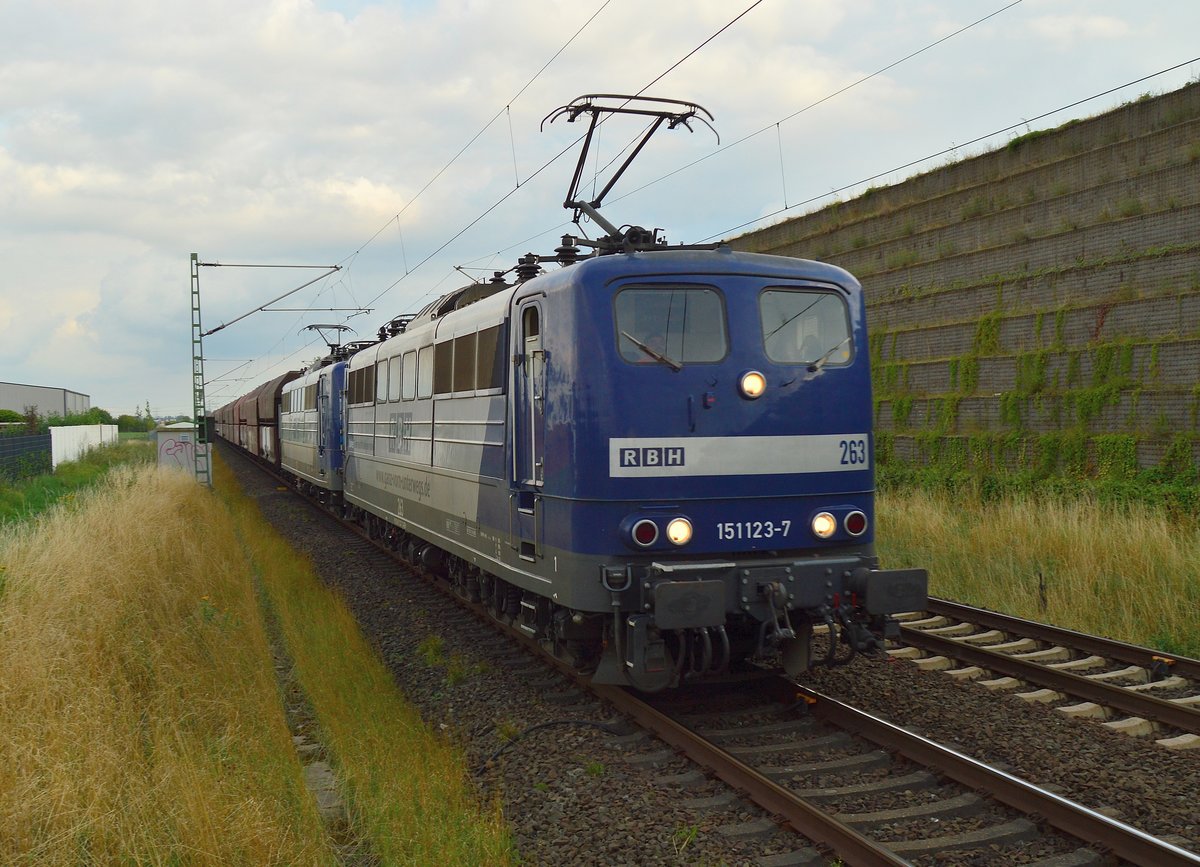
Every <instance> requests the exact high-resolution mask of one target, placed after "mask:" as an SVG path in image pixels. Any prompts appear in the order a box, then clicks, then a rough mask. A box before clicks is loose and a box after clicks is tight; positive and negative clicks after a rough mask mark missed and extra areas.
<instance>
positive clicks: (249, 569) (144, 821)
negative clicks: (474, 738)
mask: <svg viewBox="0 0 1200 867" xmlns="http://www.w3.org/2000/svg"><path fill="white" fill-rule="evenodd" d="M266 493H267V495H270V494H271V493H276V492H274V491H273V490H270V491H268V492H266ZM239 497H240V495H239V494H238V493H237V487H236V485H233V484H231V483H228V481H227V483H226V485H225V488H224V493H223V499H222V498H218V497H217V496H215V495H214V494H213V492H212V491H209V490H208V489H205V488H203V487H200V486H197V485H196V484H195V482H194V481H192V480H191V479H190V478H188V477H187V476H184V475H182V474H175V473H170V472H162V471H158V470H157V469H155V468H153V467H149V466H142V467H123V468H117V469H114V470H111V471H109V472H108V474H107V475H106V476H105V478H104V479H103V480H102V481H101V482H99V483H96V484H93V485H91V486H90V487H87V488H86V489H81V490H79V491H77V492H75V493H74V495H73V496H69V497H64V498H63V499H62V500H61V501H60V502H59V504H58V505H57V506H54V507H52V508H49V509H47V510H45V511H43V512H41V513H40V514H38V515H36V516H33V517H28V518H26V519H24V520H21V521H19V522H13V523H10V524H8V525H6V526H5V527H3V528H0V671H3V673H4V674H3V677H2V678H0V731H3V732H4V735H3V737H0V766H2V767H3V768H4V773H3V774H0V861H3V862H4V863H6V864H37V865H55V864H61V865H68V864H69V865H75V864H80V863H133V862H137V863H188V864H334V863H374V862H375V861H376V860H378V859H384V860H388V861H389V862H390V863H402V862H408V863H417V862H421V861H423V860H424V859H425V858H431V859H432V861H433V862H439V863H504V862H505V861H506V859H507V857H508V852H509V849H508V843H507V840H506V837H505V834H504V831H503V828H502V827H501V825H500V823H499V821H498V819H497V817H496V816H495V815H494V812H489V811H488V810H487V809H485V808H481V807H480V806H479V804H478V802H477V801H476V799H475V792H474V789H473V788H472V787H471V786H470V785H469V784H468V783H467V780H466V770H465V768H464V766H463V765H462V762H461V760H460V758H459V753H458V752H457V751H456V750H455V749H454V748H453V747H452V746H451V745H450V744H449V743H447V741H446V739H445V737H444V736H442V735H440V734H437V733H435V732H433V731H430V730H428V729H427V728H425V727H424V726H423V725H422V724H421V723H420V720H419V717H417V716H416V715H415V713H414V712H413V711H412V710H411V709H410V708H408V707H407V706H406V705H405V704H404V702H403V701H402V700H401V699H400V697H399V695H398V694H397V692H396V690H395V688H394V685H393V684H392V681H391V679H390V677H389V676H388V675H387V674H386V672H385V671H383V669H382V668H381V667H380V666H379V664H378V662H376V660H375V657H374V656H373V655H372V653H371V651H370V650H369V649H368V648H367V647H366V645H365V644H364V643H363V642H362V641H361V639H360V640H359V641H358V643H357V644H356V643H355V641H354V636H356V635H357V631H356V629H355V627H354V625H353V622H352V620H351V619H350V618H349V616H348V615H347V614H345V609H344V608H339V605H338V603H337V602H336V600H335V599H334V597H333V596H332V594H329V593H328V592H327V591H323V590H322V588H321V587H320V585H319V583H318V582H316V580H315V579H313V578H312V576H311V574H310V573H308V572H306V571H305V564H304V563H303V561H301V560H297V558H296V557H295V555H294V554H292V552H291V549H290V547H289V546H288V544H287V543H286V542H283V541H282V540H280V539H279V538H278V537H277V536H275V535H273V534H272V533H270V532H268V531H267V530H266V529H265V528H264V527H262V526H261V525H260V524H256V523H255V517H254V516H255V515H257V509H256V508H255V506H254V505H253V503H251V502H249V501H246V500H245V499H244V498H242V499H239ZM306 576H307V581H308V584H305V580H306ZM281 588H282V589H281ZM322 594H323V595H322ZM267 608H269V610H270V611H271V612H273V614H274V618H273V621H274V623H275V632H274V636H273V637H274V646H273V645H272V641H271V637H272V636H271V633H270V632H269V631H268V629H267V623H266V618H265V616H264V610H265V609H267ZM339 611H341V612H342V614H341V616H340V617H339V614H338V612H339ZM372 666H374V668H372ZM314 669H323V670H324V671H325V674H326V677H325V680H324V681H322V680H321V677H320V675H319V674H318V675H314ZM281 694H282V697H283V700H281ZM285 711H286V712H285ZM289 723H290V724H291V727H290V728H289ZM347 732H350V734H347ZM349 741H354V743H349ZM398 745H401V748H398ZM333 789H336V793H337V794H338V795H339V796H340V797H339V799H332V798H329V797H328V795H330V794H331V790H333ZM339 801H340V806H339ZM322 802H323V803H322ZM320 807H325V808H326V810H325V815H322V811H321V809H319V808H320ZM334 813H336V815H332V814H334ZM414 813H419V816H418V815H414Z"/></svg>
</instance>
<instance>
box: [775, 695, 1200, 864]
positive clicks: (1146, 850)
mask: <svg viewBox="0 0 1200 867" xmlns="http://www.w3.org/2000/svg"><path fill="white" fill-rule="evenodd" d="M792 689H793V690H794V692H795V694H796V695H797V696H808V697H809V698H811V699H814V700H815V703H814V704H812V705H811V707H810V710H811V712H812V713H813V714H814V715H816V716H818V717H820V718H821V719H824V720H827V721H829V722H830V723H832V724H834V725H836V726H839V727H841V728H844V729H846V730H848V731H852V732H854V733H856V734H858V735H861V736H862V737H864V738H866V739H867V740H870V741H873V742H875V743H877V744H879V745H881V746H883V747H885V748H886V749H889V750H894V751H896V752H898V753H900V754H901V755H904V756H905V757H907V758H909V759H911V760H913V761H914V762H917V763H918V764H921V765H924V766H926V767H930V768H934V769H936V770H937V771H939V772H940V773H943V774H945V775H946V776H947V777H949V778H950V779H952V780H955V781H956V782H959V783H961V784H963V785H965V786H968V787H970V788H972V789H975V790H977V791H980V792H984V793H986V794H988V795H989V796H991V797H993V798H995V799H996V800H997V801H1000V802H1001V803H1004V804H1007V805H1008V806H1010V807H1013V808H1015V809H1017V810H1020V811H1021V812H1022V813H1025V814H1031V813H1032V814H1036V815H1037V816H1040V817H1041V818H1043V819H1044V820H1045V821H1046V822H1047V823H1048V824H1050V825H1051V826H1053V827H1054V828H1055V829H1057V830H1058V831H1061V832H1062V833H1064V834H1068V835H1070V836H1072V837H1077V838H1079V839H1081V840H1083V841H1084V842H1086V843H1088V844H1089V845H1091V846H1102V847H1104V848H1106V849H1108V850H1109V851H1111V852H1112V853H1113V854H1114V855H1116V856H1117V857H1118V858H1122V859H1124V860H1127V861H1131V862H1133V863H1135V864H1154V865H1156V867H1175V865H1191V867H1196V865H1200V855H1196V854H1195V853H1193V852H1189V851H1187V850H1186V849H1182V848H1180V847H1178V846H1175V845H1173V844H1171V843H1168V842H1166V841H1165V840H1161V839H1159V838H1158V837H1155V836H1153V835H1151V834H1147V833H1146V832H1145V831H1140V830H1138V829H1137V828H1134V827H1133V826H1132V825H1126V824H1125V823H1124V822H1120V821H1118V820H1116V819H1110V818H1108V817H1107V816H1105V815H1102V814H1101V813H1097V812H1096V811H1094V810H1090V809H1088V808H1087V807H1084V806H1083V805H1081V804H1077V803H1075V802H1074V801H1070V800H1068V799H1066V798H1063V797H1060V796H1059V795H1055V794H1053V793H1051V792H1047V791H1046V790H1044V789H1040V788H1038V787H1037V786H1035V785H1033V784H1032V783H1028V782H1026V781H1025V780H1022V779H1020V778H1018V777H1014V776H1012V775H1011V774H1007V773H1005V772H1003V771H1000V770H997V769H996V768H993V767H991V766H989V765H986V764H984V763H983V762H980V761H978V760H976V759H973V758H971V757H970V756H965V755H963V754H962V753H959V752H956V751H955V750H952V749H950V748H949V747H944V746H941V745H940V744H937V743H934V742H933V741H930V740H927V739H926V738H923V737H920V736H918V735H914V734H912V733H911V732H907V731H905V730H904V729H902V728H900V727H899V726H897V725H894V724H892V723H889V722H887V721H885V720H882V719H879V718H878V717H875V716H872V715H870V714H868V713H864V712H863V711H860V710H857V709H855V708H853V707H851V706H850V705H847V704H843V703H842V702H840V701H837V700H836V699H833V698H830V697H828V696H825V695H822V694H820V693H818V692H816V691H814V690H811V689H808V688H806V687H802V686H798V685H794V684H793V685H792Z"/></svg>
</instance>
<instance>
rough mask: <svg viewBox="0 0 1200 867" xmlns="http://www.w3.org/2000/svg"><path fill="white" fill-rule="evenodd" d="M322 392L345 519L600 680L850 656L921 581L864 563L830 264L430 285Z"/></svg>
mask: <svg viewBox="0 0 1200 867" xmlns="http://www.w3.org/2000/svg"><path fill="white" fill-rule="evenodd" d="M301 381H303V380H301ZM347 382H348V386H347V398H346V432H347V438H346V456H345V461H346V464H345V487H344V496H345V503H346V506H347V508H348V509H349V512H350V514H351V515H352V516H353V517H355V518H358V519H359V520H361V521H362V522H363V523H365V524H366V525H367V526H368V527H370V528H371V529H372V531H373V533H374V534H375V535H378V536H381V537H384V538H387V539H389V540H390V541H391V542H392V543H393V544H394V545H395V546H397V547H398V548H400V549H402V550H405V551H406V552H407V553H409V554H410V555H411V556H413V557H414V558H418V559H421V560H422V561H423V562H424V563H425V564H426V565H427V566H430V567H432V568H435V569H439V570H441V571H443V572H444V573H445V574H446V575H447V576H448V578H449V579H450V580H451V581H452V583H453V584H454V585H455V586H456V587H458V588H459V589H460V591H461V592H462V593H463V595H465V596H468V597H471V598H474V599H481V600H483V601H485V602H486V603H487V604H488V605H489V606H490V607H491V608H492V609H493V610H494V612H495V613H496V614H497V615H498V616H502V617H505V618H509V619H511V620H513V621H515V622H516V623H517V624H518V625H519V626H520V627H521V628H522V629H523V630H525V631H526V632H527V633H528V634H529V635H530V636H533V637H536V638H538V639H540V640H543V641H544V642H546V643H547V644H548V645H552V646H553V647H554V648H555V649H556V650H557V651H558V652H560V653H561V654H563V655H565V656H570V657H572V658H574V660H575V661H576V662H577V663H578V664H580V665H583V666H593V667H595V668H596V675H595V677H596V678H597V679H598V680H600V681H602V682H617V683H633V684H635V685H637V686H640V687H642V688H645V689H654V688H660V687H662V686H665V685H668V684H671V683H675V682H677V681H678V680H679V679H680V678H681V677H684V676H686V675H689V674H692V675H701V674H705V673H711V672H718V671H723V670H726V669H727V668H728V667H729V666H730V665H731V664H732V663H734V662H736V661H738V660H740V659H745V658H748V657H761V656H764V655H769V654H771V653H773V652H775V651H777V650H778V651H782V653H783V658H784V664H785V665H786V667H787V668H788V669H790V670H798V669H802V668H804V667H806V666H807V664H808V647H809V635H810V632H811V624H813V623H814V622H817V623H828V624H830V625H832V626H834V627H835V630H836V629H841V630H842V631H843V634H844V637H845V639H846V641H847V642H849V643H850V644H851V646H857V647H860V648H861V647H864V646H866V645H867V644H868V635H867V632H866V631H865V627H866V626H868V625H873V626H875V627H877V628H881V627H883V625H884V617H885V615H887V614H889V613H894V612H898V611H907V610H912V609H919V608H921V607H922V605H923V604H924V601H925V597H924V593H925V582H924V574H923V572H919V571H916V570H901V571H880V570H879V569H878V568H877V562H876V558H875V555H874V546H873V536H874V529H873V523H872V517H873V514H874V505H873V472H872V448H871V412H872V404H871V386H870V377H869V371H868V353H867V341H866V329H865V323H864V315H863V299H862V292H861V288H860V287H859V284H858V283H857V281H856V280H854V278H853V277H851V276H850V275H849V274H848V273H846V272H845V271H842V270H840V269H838V268H835V267H832V266H829V265H824V264H820V263H816V262H809V261H804V260H797V259H786V258H780V257H771V256H761V255H755V254H746V253H734V252H732V251H730V250H729V249H728V248H718V249H715V250H711V251H672V250H668V249H655V250H637V251H632V252H628V253H623V254H613V255H607V256H599V257H596V258H592V259H588V260H586V261H582V262H579V263H577V264H574V265H571V266H570V267H567V268H564V269H562V270H559V271H555V272H553V273H545V274H540V275H538V276H530V277H529V278H528V279H525V280H522V281H519V282H518V283H517V284H516V285H515V286H509V285H507V284H496V283H493V284H485V285H477V286H472V287H468V288H467V289H464V290H460V292H457V293H451V294H450V295H447V296H445V297H443V298H440V299H438V300H437V301H435V302H434V303H433V304H431V305H429V307H427V308H426V309H425V310H424V311H422V313H421V314H420V315H418V316H417V317H416V318H415V319H414V320H413V321H411V322H409V323H407V327H406V329H405V330H404V332H403V333H401V334H398V335H396V336H395V337H392V338H390V339H388V340H386V341H384V342H382V343H379V344H377V345H375V346H373V347H371V348H369V349H366V350H362V351H360V352H358V353H357V354H355V355H354V356H353V357H352V358H351V359H350V362H349V375H348V380H347ZM285 455H286V447H285Z"/></svg>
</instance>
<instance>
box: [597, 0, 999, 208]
mask: <svg viewBox="0 0 1200 867" xmlns="http://www.w3.org/2000/svg"><path fill="white" fill-rule="evenodd" d="M1021 2H1022V0H1013V2H1011V3H1009V4H1008V5H1006V6H1002V7H1001V8H999V9H997V10H996V11H994V12H990V13H988V14H987V15H985V16H983V17H982V18H980V19H978V20H976V21H972V22H971V23H970V24H967V25H965V26H963V27H960V28H959V29H958V30H955V31H954V32H953V33H950V34H948V35H946V36H943V37H942V38H941V39H938V40H935V41H933V42H930V43H929V44H928V45H926V46H924V47H923V48H918V49H917V50H916V51H913V52H911V53H910V54H906V55H905V56H904V57H901V58H900V59H899V60H894V61H892V62H891V63H889V64H888V65H887V66H883V67H880V68H879V69H877V70H875V71H874V72H872V73H870V74H869V75H864V76H863V77H862V78H860V79H858V80H857V81H854V82H851V83H850V84H847V85H846V86H845V87H842V88H839V89H838V90H835V91H834V92H833V93H830V94H826V95H825V96H823V97H821V98H820V99H818V100H817V101H816V102H811V103H809V104H808V105H806V106H804V108H801V109H799V110H798V111H794V112H792V113H791V114H789V115H787V116H786V117H782V118H780V119H779V120H777V121H775V122H774V123H769V124H767V125H766V126H764V127H763V128H762V129H759V130H755V131H754V132H752V133H749V134H747V135H744V136H742V137H741V138H740V139H738V140H737V141H733V142H730V143H729V144H727V145H725V146H724V147H720V148H717V149H716V150H715V151H713V152H712V153H709V154H705V155H704V156H702V157H700V158H699V159H696V160H692V162H690V163H688V164H687V165H683V166H680V167H679V168H677V169H675V170H674V171H671V172H668V173H667V174H665V175H663V176H662V177H659V178H655V179H654V180H652V181H649V182H647V183H645V184H642V185H641V186H640V187H637V188H636V189H633V190H630V191H629V192H628V193H625V194H624V195H622V196H618V197H617V198H615V199H613V202H614V203H615V202H619V201H621V200H622V199H627V198H629V197H630V196H632V195H634V194H635V193H640V192H641V191H642V190H644V189H647V188H648V187H652V186H654V185H655V184H657V183H659V182H660V181H665V180H666V179H667V178H672V177H674V176H675V175H677V174H679V173H680V172H683V171H687V170H688V169H690V168H691V167H692V166H695V165H699V164H700V163H702V162H704V161H705V160H708V159H711V158H712V157H715V156H717V155H719V154H723V153H725V151H727V150H730V149H732V148H735V147H737V146H738V145H740V144H745V143H746V142H748V141H749V140H750V139H752V138H757V137H758V136H760V135H762V134H763V133H766V132H770V131H771V130H772V129H774V128H775V127H776V126H778V125H779V124H782V123H786V122H787V121H789V120H792V119H793V118H795V117H798V116H799V115H801V114H804V112H806V111H808V110H810V109H813V108H816V107H817V106H818V105H821V104H822V103H825V102H828V101H829V100H831V99H833V98H834V97H836V96H840V95H841V94H843V93H845V92H846V91H848V90H850V89H852V88H855V87H858V86H859V85H860V84H863V83H865V82H868V81H870V80H871V79H872V78H875V77H876V76H879V75H882V74H883V73H885V72H887V71H888V70H889V69H894V68H895V67H897V66H899V65H900V64H902V63H904V62H905V61H908V60H911V59H912V58H914V57H916V56H917V55H919V54H923V53H925V52H926V51H928V50H930V49H931V48H936V47H937V46H938V45H941V44H942V43H943V42H946V41H947V40H949V39H953V38H954V37H955V36H958V35H959V34H961V33H966V32H967V31H968V30H970V29H971V28H972V27H976V26H978V25H980V24H982V23H983V22H985V21H987V20H988V19H989V18H995V17H996V16H997V15H999V14H1000V13H1001V12H1006V11H1007V10H1009V9H1011V8H1012V7H1014V6H1016V5H1018V4H1019V3H1021Z"/></svg>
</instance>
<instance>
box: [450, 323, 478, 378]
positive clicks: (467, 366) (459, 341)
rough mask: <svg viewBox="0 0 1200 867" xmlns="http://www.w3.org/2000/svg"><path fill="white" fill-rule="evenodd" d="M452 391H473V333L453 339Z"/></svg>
mask: <svg viewBox="0 0 1200 867" xmlns="http://www.w3.org/2000/svg"><path fill="white" fill-rule="evenodd" d="M454 390H455V391H474V390H475V332H474V331H472V332H471V333H470V334H464V335H463V336H462V337H456V338H454Z"/></svg>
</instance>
